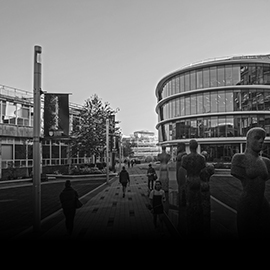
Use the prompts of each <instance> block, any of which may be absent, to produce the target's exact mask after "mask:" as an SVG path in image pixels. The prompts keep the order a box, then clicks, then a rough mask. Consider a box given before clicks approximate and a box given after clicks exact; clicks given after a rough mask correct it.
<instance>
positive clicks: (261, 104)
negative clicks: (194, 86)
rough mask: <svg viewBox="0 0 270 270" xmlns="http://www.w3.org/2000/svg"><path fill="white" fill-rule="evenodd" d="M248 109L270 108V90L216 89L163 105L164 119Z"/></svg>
mask: <svg viewBox="0 0 270 270" xmlns="http://www.w3.org/2000/svg"><path fill="white" fill-rule="evenodd" d="M247 110H270V91H269V90H262V89H257V90H256V89H242V90H235V91H214V92H205V93H203V94H194V95H189V96H185V97H180V98H176V99H174V100H171V101H169V102H168V103H165V104H164V105H163V115H164V118H163V120H166V119H169V118H173V117H178V116H186V115H194V114H202V113H215V112H233V111H247Z"/></svg>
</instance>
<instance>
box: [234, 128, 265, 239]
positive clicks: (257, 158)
mask: <svg viewBox="0 0 270 270" xmlns="http://www.w3.org/2000/svg"><path fill="white" fill-rule="evenodd" d="M265 136H266V133H265V130H264V129H263V128H260V127H255V128H252V129H250V130H249V131H248V133H247V146H246V150H245V152H244V153H243V154H239V153H238V154H235V155H234V156H233V159H232V165H231V174H232V175H233V176H234V177H236V178H237V179H239V180H240V181H241V183H242V186H243V191H242V194H241V196H240V199H239V202H238V206H237V208H238V209H237V230H238V235H239V238H267V237H270V206H269V203H268V201H267V200H266V198H265V196H264V192H265V182H266V181H267V180H269V178H270V160H269V159H268V158H266V157H262V156H261V155H260V152H261V150H262V149H263V143H264V139H265Z"/></svg>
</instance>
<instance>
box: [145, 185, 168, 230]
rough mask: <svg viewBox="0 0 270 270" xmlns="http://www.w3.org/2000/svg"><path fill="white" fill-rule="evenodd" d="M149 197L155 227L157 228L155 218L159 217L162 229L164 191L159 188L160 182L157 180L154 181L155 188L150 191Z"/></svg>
mask: <svg viewBox="0 0 270 270" xmlns="http://www.w3.org/2000/svg"><path fill="white" fill-rule="evenodd" d="M149 199H150V203H151V206H152V213H153V218H154V225H155V228H157V218H159V223H160V224H161V228H162V229H163V216H164V213H163V209H164V207H163V204H164V203H165V201H166V197H165V191H164V190H163V189H162V188H161V182H160V181H159V180H158V181H156V183H155V189H153V190H152V191H151V192H150V195H149Z"/></svg>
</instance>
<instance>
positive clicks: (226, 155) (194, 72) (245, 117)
mask: <svg viewBox="0 0 270 270" xmlns="http://www.w3.org/2000/svg"><path fill="white" fill-rule="evenodd" d="M241 59H242V57H238V58H237V61H234V60H235V59H234V58H228V59H226V60H224V59H223V60H222V61H215V62H206V63H202V64H197V65H196V66H194V67H188V68H185V69H182V70H179V71H177V72H174V73H172V74H171V75H169V76H167V77H165V78H164V79H163V80H161V82H160V83H159V84H158V87H157V89H156V96H157V101H158V104H157V113H158V121H159V122H158V124H157V129H158V134H159V142H160V143H161V144H166V145H172V146H176V144H177V143H178V142H180V141H184V142H186V143H188V141H189V140H190V139H192V138H194V139H197V140H198V143H199V145H200V150H201V151H203V150H205V151H207V152H208V154H209V157H210V161H224V162H229V161H230V160H231V157H232V156H233V154H234V153H237V152H241V151H244V148H245V136H246V133H247V131H248V130H249V129H250V128H252V127H256V126H259V127H262V128H264V129H265V130H266V133H267V136H270V57H269V56H258V57H257V56H255V57H251V58H249V57H243V59H244V60H243V61H242V60H241ZM247 59H252V60H247ZM254 59H255V60H254ZM256 59H259V60H258V61H257V60H256ZM268 139H269V138H266V144H265V145H266V148H265V151H264V152H265V153H266V155H268V154H270V145H269V141H268ZM218 141H220V142H221V141H222V143H217V142H218ZM213 142H214V143H213Z"/></svg>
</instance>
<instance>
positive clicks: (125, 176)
mask: <svg viewBox="0 0 270 270" xmlns="http://www.w3.org/2000/svg"><path fill="white" fill-rule="evenodd" d="M119 183H121V184H122V191H123V198H125V196H126V188H127V184H128V183H130V179H129V173H128V172H127V170H126V168H125V166H123V168H122V171H121V172H120V173H119Z"/></svg>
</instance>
